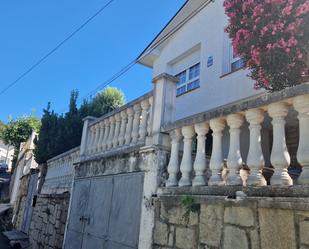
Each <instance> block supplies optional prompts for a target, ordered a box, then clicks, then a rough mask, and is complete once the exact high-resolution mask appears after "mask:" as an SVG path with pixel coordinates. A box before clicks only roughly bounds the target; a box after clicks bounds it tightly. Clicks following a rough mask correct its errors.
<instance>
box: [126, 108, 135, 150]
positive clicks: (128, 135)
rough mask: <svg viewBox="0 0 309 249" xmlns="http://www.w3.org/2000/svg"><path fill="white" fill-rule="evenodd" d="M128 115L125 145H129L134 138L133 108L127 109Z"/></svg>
mask: <svg viewBox="0 0 309 249" xmlns="http://www.w3.org/2000/svg"><path fill="white" fill-rule="evenodd" d="M127 115H128V123H127V127H126V135H125V144H126V145H129V144H130V143H131V138H132V126H133V115H134V111H133V108H132V107H129V108H128V109H127Z"/></svg>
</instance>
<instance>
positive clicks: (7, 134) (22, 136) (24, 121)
mask: <svg viewBox="0 0 309 249" xmlns="http://www.w3.org/2000/svg"><path fill="white" fill-rule="evenodd" d="M40 126H41V121H40V119H38V118H37V117H35V116H24V117H20V118H17V119H16V120H14V119H11V120H10V121H9V122H8V124H7V125H5V126H4V127H3V126H2V128H1V129H0V138H1V139H2V140H3V142H4V143H5V144H7V145H10V146H13V147H14V157H13V167H14V166H15V163H16V160H17V157H18V152H19V148H20V144H21V143H22V142H25V141H27V139H28V138H29V137H30V135H31V134H32V132H33V131H35V132H38V131H39V129H40Z"/></svg>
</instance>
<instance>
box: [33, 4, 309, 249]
mask: <svg viewBox="0 0 309 249" xmlns="http://www.w3.org/2000/svg"><path fill="white" fill-rule="evenodd" d="M226 24H227V18H226V16H225V14H224V10H223V6H222V1H217V0H215V1H207V0H189V1H187V2H186V3H185V5H184V6H183V7H182V8H181V9H180V10H179V12H178V13H177V14H176V15H175V16H174V18H173V19H172V20H171V21H170V22H169V23H168V25H167V26H166V27H165V28H164V29H163V30H162V32H161V33H160V34H159V35H158V36H157V37H156V38H155V39H154V41H153V42H152V43H151V44H150V45H149V46H148V47H147V48H146V49H145V50H144V52H143V53H142V54H141V55H140V56H139V58H138V62H139V63H140V64H143V65H145V66H148V67H150V68H152V69H153V80H152V83H153V89H152V91H150V92H149V93H146V94H145V95H143V96H140V97H139V98H137V99H135V100H133V101H131V102H129V103H127V104H126V105H124V106H122V107H121V108H118V109H116V110H114V111H112V112H110V113H108V114H106V115H104V116H102V117H99V118H94V117H87V118H85V120H84V128H83V135H82V139H81V145H80V147H79V149H78V148H77V150H78V152H76V151H69V152H67V153H64V154H62V155H59V156H58V157H56V158H54V159H51V160H50V161H49V162H48V167H47V174H46V176H47V178H46V182H45V183H44V184H43V187H42V191H41V193H39V196H38V198H41V199H42V198H44V195H46V194H48V195H49V197H48V198H49V201H50V202H53V203H56V201H55V200H52V199H53V198H54V199H56V198H58V197H59V195H62V194H64V193H65V192H69V196H70V201H69V204H68V203H67V200H68V198H67V197H68V196H67V195H66V196H65V205H62V204H63V203H62V204H61V201H60V202H59V198H58V199H57V204H56V205H57V206H58V207H67V206H68V207H67V208H68V212H67V213H68V215H67V218H66V224H65V229H64V227H63V226H62V227H59V229H58V227H57V229H54V230H56V232H55V233H52V234H55V236H56V237H57V238H59V239H57V240H58V241H62V237H61V236H64V238H63V244H62V248H65V249H70V248H72V249H73V248H74V249H75V248H83V249H87V248H108V249H128V248H135V249H137V248H139V249H151V248H154V249H163V248H164V249H172V248H173V249H174V248H175V249H191V248H192V249H195V248H203V249H206V248H212V249H221V248H223V249H235V248H244V249H249V248H251V249H278V248H282V249H296V248H308V247H309V241H308V236H307V234H308V232H309V223H308V219H309V199H308V197H309V188H308V184H309V157H308V156H309V150H308V141H309V130H308V127H309V116H308V115H309V84H308V83H304V84H302V85H299V86H296V87H293V88H289V89H285V90H283V91H281V92H277V93H267V92H264V91H256V90H254V89H253V82H252V81H251V80H250V79H249V78H248V77H247V76H246V75H247V74H248V73H249V72H248V71H247V70H244V69H243V65H242V61H241V59H240V58H237V56H235V55H234V54H233V50H232V49H231V45H230V41H229V39H228V37H227V35H226V34H225V33H224V27H225V25H226ZM73 154H74V156H73ZM291 166H293V167H292V169H295V168H297V169H298V170H299V171H297V173H295V175H293V172H294V171H291V170H290V171H289V172H288V168H289V167H290V168H291ZM73 167H74V170H72V169H73ZM290 168H289V169H290ZM300 169H302V170H300ZM301 171H302V172H301ZM69 184H72V185H71V188H70V187H69ZM56 195H57V197H56ZM42 203H43V202H42ZM50 206H52V205H50V204H48V210H54V208H52V207H50ZM38 209H41V211H38V212H36V215H35V216H36V217H37V218H38V219H36V220H35V221H34V220H32V222H33V223H32V224H31V227H32V228H33V235H31V234H32V232H30V236H33V237H36V235H37V234H38V233H39V229H37V228H39V227H42V226H45V227H53V226H54V223H55V222H56V220H57V217H58V216H59V217H60V216H61V214H60V211H59V215H58V211H56V212H55V213H53V212H47V211H46V210H45V209H46V208H45V206H44V205H43V204H42V206H40V208H38ZM42 210H43V211H42ZM44 210H45V211H44ZM64 217H66V212H65V215H64ZM53 222H54V223H53ZM62 223H63V221H62ZM58 225H59V224H58ZM54 227H55V226H54ZM48 230H49V229H48ZM51 230H52V229H51ZM58 230H59V231H60V232H59V231H58ZM62 230H65V232H64V235H63V233H62V232H63V231H62ZM44 236H45V235H44ZM44 236H43V237H42V236H41V237H42V238H41V237H39V238H38V239H31V238H30V241H32V243H33V244H32V246H33V248H44V246H46V247H49V246H51V245H50V243H49V240H48V239H46V237H44ZM48 237H52V238H54V237H53V235H48ZM60 237H61V238H60ZM38 241H39V242H38ZM44 243H45V244H44ZM46 247H45V248H46ZM60 247H61V246H60V245H59V243H58V245H55V247H54V248H60Z"/></svg>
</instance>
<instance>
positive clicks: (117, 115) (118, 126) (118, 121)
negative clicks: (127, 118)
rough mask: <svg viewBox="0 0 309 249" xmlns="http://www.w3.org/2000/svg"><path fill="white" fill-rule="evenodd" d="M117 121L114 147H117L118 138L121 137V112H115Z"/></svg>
mask: <svg viewBox="0 0 309 249" xmlns="http://www.w3.org/2000/svg"><path fill="white" fill-rule="evenodd" d="M115 121H116V125H115V135H114V138H113V148H116V147H117V145H118V139H119V133H120V122H121V116H120V113H116V114H115Z"/></svg>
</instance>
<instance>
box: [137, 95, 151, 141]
mask: <svg viewBox="0 0 309 249" xmlns="http://www.w3.org/2000/svg"><path fill="white" fill-rule="evenodd" d="M141 107H142V120H141V124H140V127H139V140H140V141H142V142H144V141H145V139H146V135H147V123H148V111H149V107H150V104H149V99H145V100H143V101H142V102H141Z"/></svg>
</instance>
